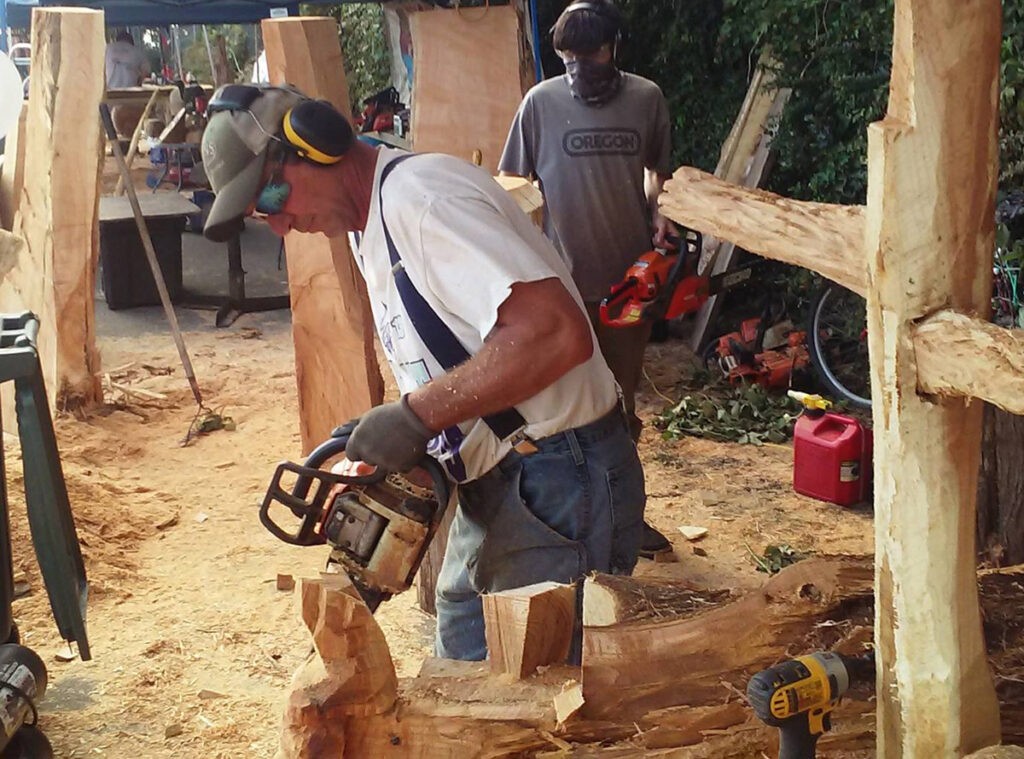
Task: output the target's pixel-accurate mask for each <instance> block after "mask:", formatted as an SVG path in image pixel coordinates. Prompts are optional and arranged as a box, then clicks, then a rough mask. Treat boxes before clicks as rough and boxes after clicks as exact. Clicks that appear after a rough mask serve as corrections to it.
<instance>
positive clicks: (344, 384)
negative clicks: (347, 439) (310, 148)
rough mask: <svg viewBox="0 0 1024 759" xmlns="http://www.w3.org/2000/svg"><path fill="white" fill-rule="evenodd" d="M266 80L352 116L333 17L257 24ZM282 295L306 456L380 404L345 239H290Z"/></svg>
mask: <svg viewBox="0 0 1024 759" xmlns="http://www.w3.org/2000/svg"><path fill="white" fill-rule="evenodd" d="M263 39H264V43H265V45H266V50H267V64H268V68H269V72H270V80H271V81H272V82H274V83H275V84H284V83H288V84H292V85H294V86H296V87H298V88H299V89H300V90H302V91H303V92H305V93H306V94H307V95H309V96H311V97H317V98H323V99H325V100H329V101H331V103H333V104H334V105H335V107H337V108H338V110H340V111H341V112H342V113H343V114H345V115H346V116H348V115H349V114H350V113H351V108H350V106H349V99H348V86H347V84H346V82H345V68H344V59H343V58H342V54H341V45H340V43H339V41H338V25H337V22H335V21H334V19H331V18H286V19H268V20H266V21H264V22H263ZM285 246H286V249H287V252H288V255H287V261H288V290H289V293H290V294H291V306H292V338H293V340H294V342H295V377H296V382H297V383H298V395H299V432H300V434H301V437H302V450H303V452H305V453H308V452H309V451H310V450H312V449H313V448H314V447H315V446H316V445H318V444H319V443H321V442H322V441H323V440H325V439H326V438H327V437H328V436H329V435H330V431H331V430H332V429H333V428H334V427H335V426H337V425H338V424H340V423H342V422H344V421H347V420H348V419H351V418H353V417H356V416H359V415H360V414H362V413H363V412H364V411H366V410H367V409H369V408H370V407H371V406H374V405H376V404H378V403H380V402H381V400H382V399H383V397H384V383H383V380H382V379H381V376H380V369H379V367H378V365H377V355H376V353H375V352H374V347H373V317H372V316H371V314H370V302H369V299H368V297H367V295H366V287H365V285H364V284H363V281H362V277H361V276H360V275H359V272H358V270H357V268H356V264H355V260H354V259H353V257H352V253H351V251H350V250H349V245H348V239H347V238H346V237H334V238H330V239H328V238H326V237H324V236H323V235H310V234H303V233H301V232H290V233H289V234H288V236H287V237H286V238H285Z"/></svg>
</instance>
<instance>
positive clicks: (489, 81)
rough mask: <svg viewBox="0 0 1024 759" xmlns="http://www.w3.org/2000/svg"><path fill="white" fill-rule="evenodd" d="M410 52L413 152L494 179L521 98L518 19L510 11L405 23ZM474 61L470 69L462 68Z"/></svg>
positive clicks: (420, 17)
mask: <svg viewBox="0 0 1024 759" xmlns="http://www.w3.org/2000/svg"><path fill="white" fill-rule="evenodd" d="M410 28H411V30H412V44H413V50H415V65H416V76H415V78H414V81H413V103H415V110H414V113H413V120H412V130H411V131H412V145H413V149H415V150H416V151H417V152H421V153H430V152H435V153H448V154H450V155H455V156H458V157H460V158H462V159H464V160H467V161H468V160H470V157H471V156H472V155H473V151H474V150H479V151H480V152H481V154H482V163H481V165H482V166H483V167H484V168H486V169H487V170H488V171H490V172H491V173H492V174H495V173H497V169H498V159H499V158H500V157H501V151H502V149H503V148H504V146H505V138H506V136H507V135H508V128H509V125H510V124H511V123H512V118H513V116H515V112H516V109H517V108H518V107H519V102H520V101H521V100H522V98H523V93H524V91H525V90H524V89H523V85H522V82H521V80H520V76H519V71H520V66H521V61H520V56H521V54H522V46H521V45H520V42H519V36H520V27H519V17H518V14H517V12H516V9H515V7H513V6H511V5H499V6H491V7H488V8H480V9H477V8H469V9H452V10H432V11H423V12H419V13H413V14H411V16H410ZM467 61H472V65H467V64H466V62H467Z"/></svg>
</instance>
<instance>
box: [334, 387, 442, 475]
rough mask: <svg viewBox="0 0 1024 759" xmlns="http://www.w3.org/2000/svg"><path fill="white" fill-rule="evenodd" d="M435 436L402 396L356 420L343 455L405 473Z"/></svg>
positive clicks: (424, 453)
mask: <svg viewBox="0 0 1024 759" xmlns="http://www.w3.org/2000/svg"><path fill="white" fill-rule="evenodd" d="M434 435H435V433H434V432H432V431H431V430H430V428H428V427H427V426H426V425H425V424H424V423H423V422H422V420H421V419H420V418H419V417H418V416H416V412H415V411H413V410H412V409H411V408H410V407H409V402H408V400H407V399H406V396H402V400H400V401H397V402H395V403H385V404H384V405H382V406H376V407H374V408H372V409H370V410H369V411H367V412H366V413H365V414H363V415H362V416H361V417H360V418H359V419H358V420H357V423H356V425H355V428H354V429H353V430H352V435H351V437H349V439H348V443H347V444H346V445H345V456H346V458H349V459H351V460H353V461H365V462H366V463H367V464H373V465H374V466H376V467H379V468H381V469H386V470H387V471H389V472H408V471H409V470H410V469H412V468H413V467H415V466H416V465H417V464H419V463H420V462H421V461H422V460H423V457H424V456H426V454H427V442H428V441H429V440H430V439H431V438H432V437H434Z"/></svg>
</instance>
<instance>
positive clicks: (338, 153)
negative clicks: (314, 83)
mask: <svg viewBox="0 0 1024 759" xmlns="http://www.w3.org/2000/svg"><path fill="white" fill-rule="evenodd" d="M281 131H282V133H283V137H284V141H285V143H287V144H288V145H290V146H291V147H292V148H293V149H294V150H295V152H296V153H297V154H298V156H299V157H300V158H304V159H306V160H307V161H311V162H313V163H315V164H319V165H321V166H331V165H333V164H336V163H338V161H340V160H341V159H342V158H343V157H344V155H345V153H347V152H348V150H349V148H350V147H352V143H353V142H354V141H355V134H354V133H353V132H352V126H351V125H350V124H349V123H348V119H346V118H345V117H344V116H342V115H341V114H340V113H339V112H338V110H337V109H336V108H335V107H334V106H332V105H331V104H330V103H328V102H327V101H326V100H303V101H302V102H301V103H299V104H298V105H296V106H294V107H292V108H291V109H289V111H288V112H287V113H286V114H285V115H284V120H283V122H282V127H281Z"/></svg>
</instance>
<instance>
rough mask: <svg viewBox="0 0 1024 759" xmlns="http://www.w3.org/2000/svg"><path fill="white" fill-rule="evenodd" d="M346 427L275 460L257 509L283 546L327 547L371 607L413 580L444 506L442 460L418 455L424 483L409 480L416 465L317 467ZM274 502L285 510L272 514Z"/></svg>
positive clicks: (338, 444) (336, 452)
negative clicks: (307, 449) (403, 468)
mask: <svg viewBox="0 0 1024 759" xmlns="http://www.w3.org/2000/svg"><path fill="white" fill-rule="evenodd" d="M352 429H353V425H352V424H351V423H349V424H347V425H343V426H341V427H338V428H337V429H335V430H334V432H332V433H331V437H330V439H329V440H327V441H325V442H323V443H321V444H320V445H319V446H317V447H316V448H315V449H314V450H313V451H312V452H311V453H310V454H309V456H308V457H307V458H306V460H305V462H304V463H303V464H301V465H299V464H295V463H293V462H290V461H284V462H282V463H281V464H279V465H278V467H277V469H276V471H275V472H274V476H273V478H272V479H271V481H270V486H269V487H268V488H267V494H266V496H265V497H264V499H263V503H262V505H261V506H260V522H262V523H263V526H264V527H266V528H267V529H268V530H269V531H270V532H271V533H272V534H273V535H274V536H275V537H277V538H280V539H281V540H283V541H284V542H285V543H290V544H291V545H297V546H315V545H327V546H329V547H330V549H331V553H330V557H329V559H328V562H327V563H328V566H332V565H333V566H335V567H338V568H340V569H341V570H342V571H344V572H345V573H346V574H348V576H349V577H350V578H351V580H352V583H353V585H355V587H356V590H357V591H358V592H359V595H360V596H361V597H362V599H363V601H365V602H366V605H367V607H369V609H370V611H371V612H373V611H376V609H377V607H378V606H380V604H381V603H382V602H383V601H386V600H387V599H389V598H391V597H392V596H394V595H397V594H398V593H401V592H402V591H404V590H407V589H408V588H409V586H410V585H412V581H413V578H414V577H415V575H416V571H417V570H418V569H419V567H420V564H421V563H422V561H423V557H424V556H425V555H426V552H427V548H429V546H430V541H431V540H432V539H433V537H434V533H435V532H436V531H437V526H438V524H440V522H441V518H442V517H443V516H444V511H445V509H446V508H447V506H448V502H449V500H450V496H451V486H450V484H449V481H448V478H447V477H446V476H445V473H444V470H443V469H442V468H441V465H440V464H438V463H437V462H436V461H435V460H434V459H432V458H430V457H424V459H423V461H422V462H421V463H420V467H419V470H420V471H421V472H422V473H423V474H424V481H429V483H430V485H429V486H426V487H424V486H422V485H421V484H419V483H418V482H415V481H414V480H413V476H414V475H415V474H417V470H414V471H413V472H412V473H410V474H409V475H401V474H397V473H394V472H387V471H384V470H382V469H376V470H373V471H371V472H368V473H363V472H362V471H361V470H360V469H358V468H357V469H355V470H354V471H355V472H357V473H338V472H337V471H328V470H326V469H324V468H323V466H324V465H325V464H327V463H328V462H329V461H330V460H332V459H334V458H336V457H338V456H340V455H342V454H344V453H345V446H346V444H347V443H348V438H349V435H350V434H351V432H352ZM349 463H350V462H349ZM357 466H359V467H366V468H369V465H366V464H359V465H357ZM289 482H290V483H291V485H290V487H288V486H287V485H286V483H289ZM275 505H276V506H278V507H280V506H284V507H285V509H287V512H281V511H280V509H279V508H278V509H275V511H274V513H273V514H272V513H271V509H272V508H273V507H275ZM288 512H290V514H291V517H288V516H287V514H288ZM279 513H280V516H284V517H286V518H288V519H289V521H290V523H291V524H290V529H286V528H285V527H283V526H282V525H281V524H280V523H279V520H278V519H276V518H275V515H278V514H279ZM295 519H297V520H298V521H297V522H295Z"/></svg>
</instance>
